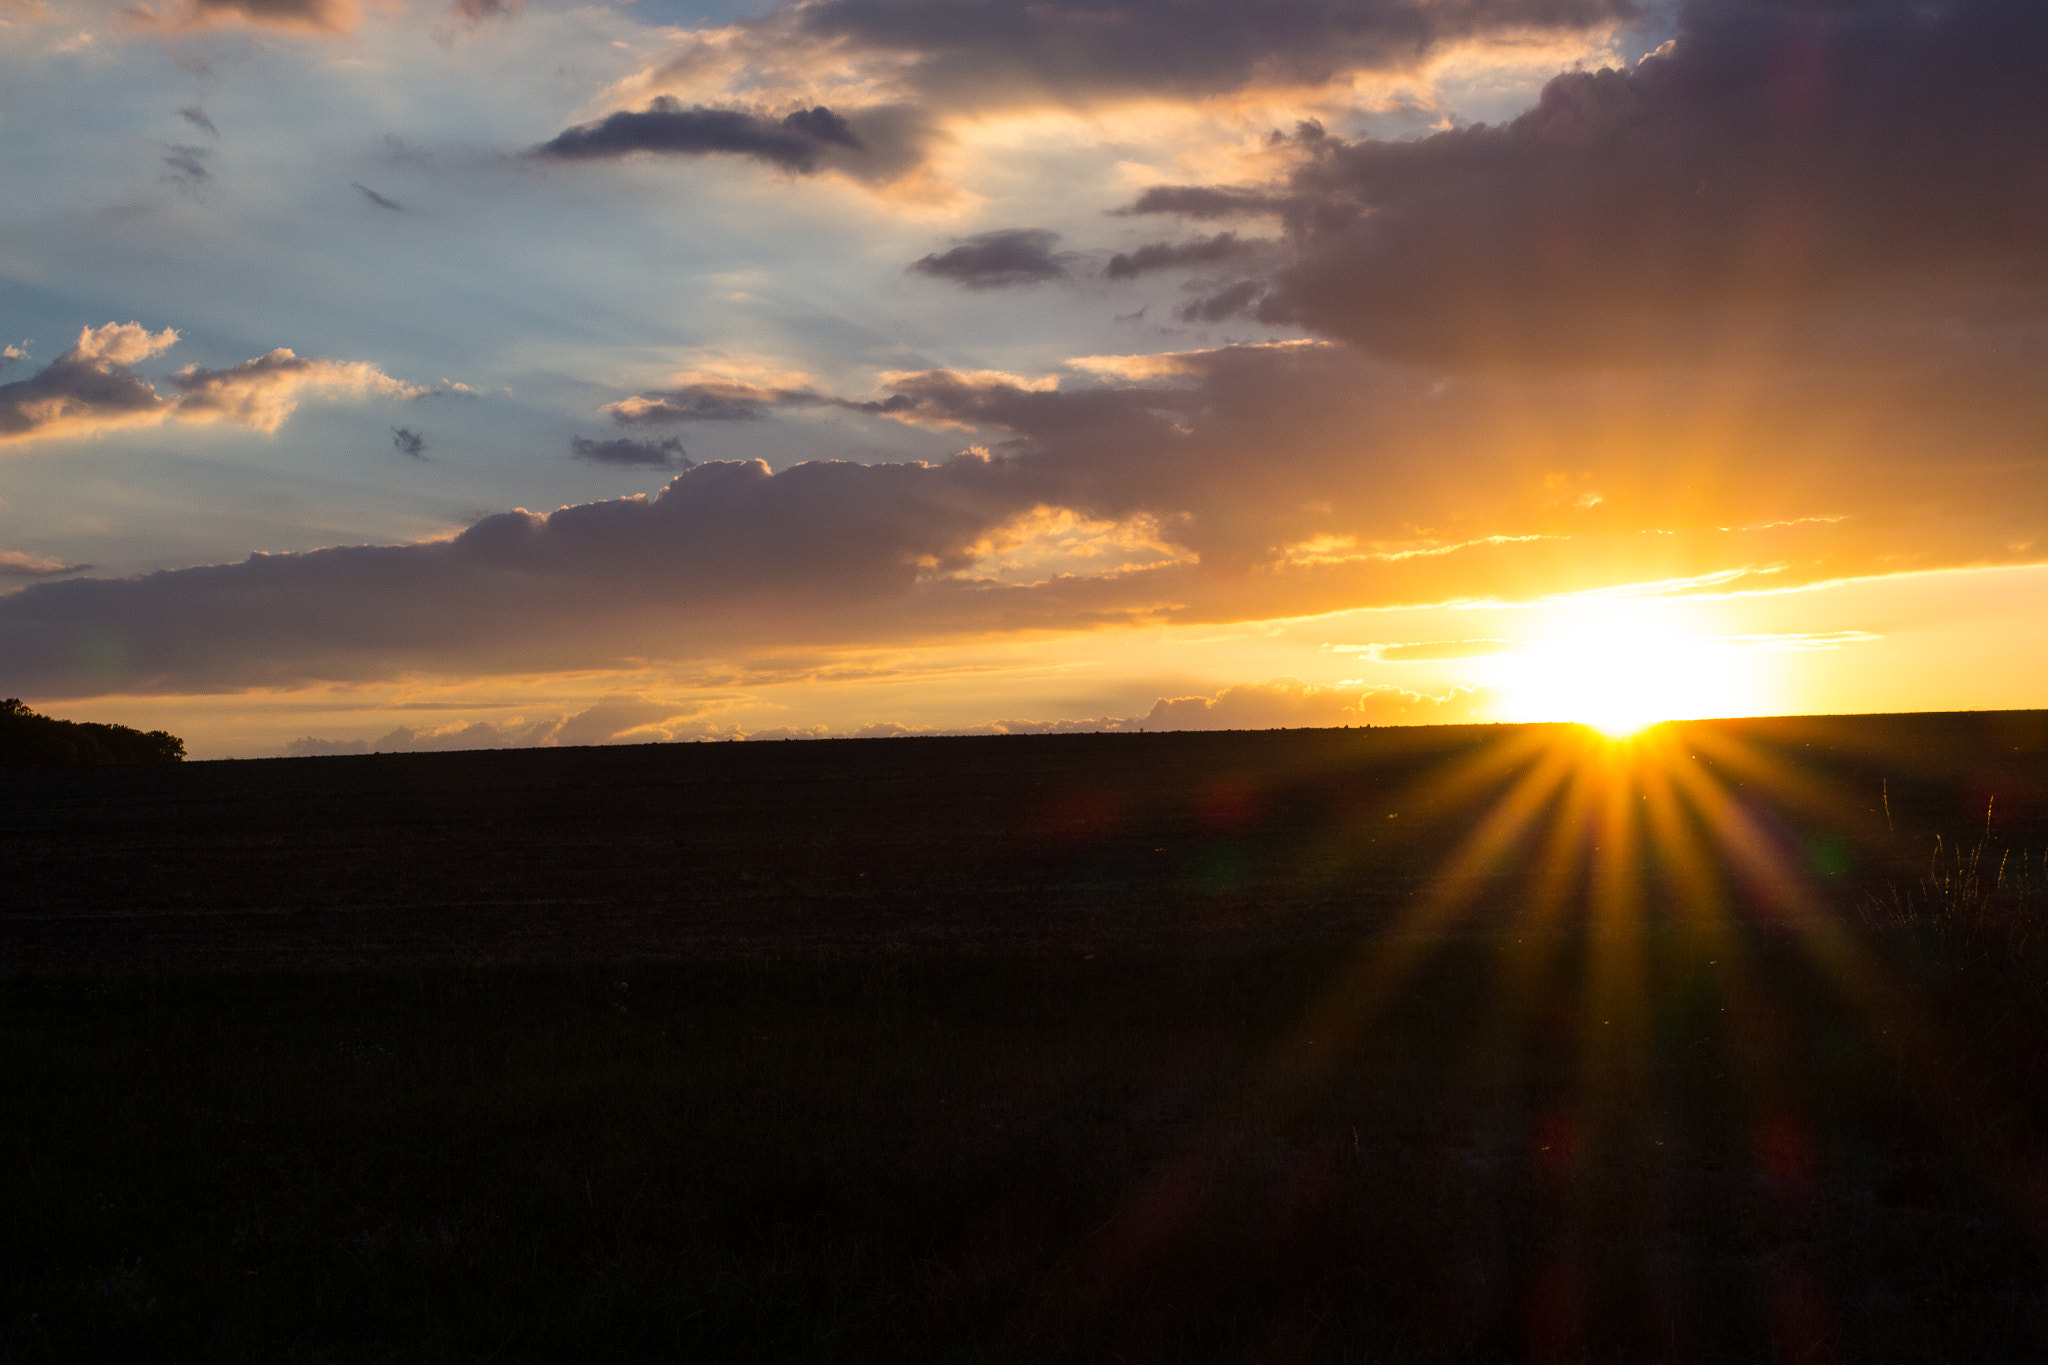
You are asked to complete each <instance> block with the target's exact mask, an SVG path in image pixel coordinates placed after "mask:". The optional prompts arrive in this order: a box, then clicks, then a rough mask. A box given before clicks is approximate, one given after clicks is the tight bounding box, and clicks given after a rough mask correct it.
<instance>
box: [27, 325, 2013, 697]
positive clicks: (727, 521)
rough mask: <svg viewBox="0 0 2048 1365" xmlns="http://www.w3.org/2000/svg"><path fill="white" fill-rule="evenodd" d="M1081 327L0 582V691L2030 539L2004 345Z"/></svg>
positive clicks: (1848, 563)
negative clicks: (1445, 337)
mask: <svg viewBox="0 0 2048 1365" xmlns="http://www.w3.org/2000/svg"><path fill="white" fill-rule="evenodd" d="M138 330H139V329H138ZM1089 359H1090V360H1091V361H1093V362H1096V363H1095V364H1094V365H1093V366H1092V367H1090V368H1086V369H1083V370H1082V373H1084V374H1087V375H1092V376H1094V377H1093V378H1090V379H1086V380H1083V381H1081V382H1075V383H1072V384H1070V385H1062V384H1058V383H1054V382H1052V380H1051V378H1050V377H1048V378H1047V379H1042V380H1041V379H1029V378H1024V377H1019V376H1014V375H1003V374H999V373H992V372H988V373H974V372H967V373H963V372H956V371H948V370H923V371H912V372H905V373H897V374H891V375H886V376H884V380H883V386H882V388H881V390H880V391H879V392H878V394H877V395H876V396H873V397H864V398H857V399H856V398H842V397H838V396H832V395H823V394H818V393H816V392H815V391H806V392H810V394H811V397H810V398H809V399H808V400H806V401H812V402H820V403H829V404H832V405H834V406H837V407H839V408H840V409H841V410H848V411H859V412H862V413H866V414H871V415H873V416H875V417H879V418H889V419H894V420H903V421H910V422H915V423H919V424H921V425H924V426H927V427H931V428H939V429H944V428H947V427H954V428H959V429H962V430H963V431H966V432H969V433H972V434H971V436H970V437H969V438H968V439H971V440H973V441H974V442H975V444H974V445H973V446H971V447H970V448H969V449H968V450H966V451H965V452H963V453H962V454H960V455H957V456H955V457H953V458H951V459H948V460H945V461H942V462H938V463H931V464H927V463H921V462H914V461H911V462H902V463H888V464H872V465H863V464H853V463H847V462H839V461H831V460H814V461H809V462H804V463H798V464H793V465H790V466H788V467H786V468H783V469H781V470H780V471H779V472H778V471H771V470H770V469H769V468H768V467H767V466H766V465H765V464H763V463H760V462H755V461H714V462H708V463H704V464H699V465H695V466H693V467H690V468H687V469H684V470H681V471H680V472H678V473H677V474H676V475H675V477H673V478H672V479H670V481H669V482H668V484H667V486H666V487H665V488H663V489H662V490H661V491H660V492H659V493H657V494H655V495H653V496H651V497H629V498H619V499H612V500H608V501H601V502H593V503H586V504H582V505H579V506H572V507H565V508H560V509H558V510H556V511H554V512H551V513H548V514H546V515H539V514H535V513H530V512H525V511H515V512H508V513H503V514H500V515H496V516H491V517H486V518H484V519H483V520H481V521H479V522H477V523H476V524H475V525H473V526H471V527H470V528H468V529H467V530H465V531H463V532H462V533H461V534H460V535H457V536H454V537H452V538H448V539H436V540H427V541H420V542H416V543H412V544H398V545H361V546H344V547H337V548H333V549H325V550H319V551H314V552H310V553H302V554H275V555H257V556H253V557H251V558H250V559H248V560H246V561H243V562H241V563H238V564H221V565H211V566H206V567H201V568H192V569H177V570H170V571H165V572H161V573H155V574H149V575H145V576H143V577H139V578H132V579H72V580H68V581H64V582H45V583H33V584H30V585H28V586H27V587H25V588H23V589H21V590H20V591H18V592H15V593H13V594H10V595H8V596H6V597H4V598H0V693H5V694H10V695H12V694H18V695H23V696H31V697H33V696H58V695H66V696H68V695H86V694H92V693H95V692H102V691H116V690H126V691H131V692H147V691H154V690H169V691H193V690H207V689H214V688H236V687H256V686H282V685H292V684H298V683H304V682H308V681H313V680H322V679H326V680H337V681H347V680H363V679H373V678H391V677H397V676H403V675H407V674H411V673H432V674H442V675H449V676H463V675H480V674H491V673H526V674H530V673H534V672H545V671H549V670H558V669H591V668H603V667H615V666H628V665H631V666H636V667H637V666H641V665H642V664H644V663H645V662H646V661H649V660H666V661H682V660H708V659H713V658H731V657H733V655H734V654H735V653H736V652H744V651H749V650H787V649H797V648H803V649H816V650H825V651H829V650H834V649H840V648H870V647H876V646H881V645H890V646H894V645H896V644H909V643H924V642H936V641H941V640H953V641H972V640H976V639H985V638H996V637H1014V636H1016V635H1018V634H1020V633H1024V634H1028V633H1033V632H1057V631H1086V630H1100V629H1108V628H1113V627H1119V626H1129V625H1140V624H1156V623H1184V624H1193V623H1203V622H1216V623H1221V622H1233V621H1249V620H1269V619H1272V618H1275V617H1280V616H1294V617H1299V616H1307V615H1312V614H1315V613H1318V612H1332V611H1339V610H1348V609H1355V608H1359V607H1365V606H1395V605H1416V604H1427V603H1446V602H1457V601H1475V600H1479V601H1483V600H1489V599H1495V598H1502V597H1505V598H1520V599H1523V600H1526V599H1528V598H1530V597H1536V596H1544V595H1550V594H1557V593H1570V592H1584V591H1590V590H1596V589H1606V588H1611V587H1613V586H1614V585H1616V584H1618V583H1628V582H1638V583H1640V582H1649V581H1653V580H1655V581H1662V582H1664V583H1665V584H1666V585H1667V589H1668V590H1688V591H1690V590H1701V589H1709V588H1711V589H1714V590H1720V591H1726V590H1730V589H1731V588H1749V587H1766V588H1773V589H1780V588H1790V587H1797V586H1800V585H1804V584H1813V583H1817V582H1824V581H1830V580H1834V579H1840V578H1845V577H1851V576H1855V575H1859V574H1877V573H1895V572H1902V571H1907V570H1914V569H1931V568H1941V567H1958V566H1962V565H1986V564H1995V563H2031V562H2038V561H2039V560H2040V559H2041V557H2042V555H2043V554H2044V553H2048V548H2044V547H2048V527H2044V525H2043V523H2042V515H2041V511H2040V509H2041V508H2042V507H2044V506H2048V485H2044V484H2043V483H2042V480H2043V478H2044V477H2048V470H2044V469H2043V467H2042V466H2041V464H2040V462H2039V459H2038V454H2037V452H2038V442H2039V432H2040V431H2041V430H2043V429H2048V392H2044V391H2043V389H2042V386H2041V385H2040V384H2039V382H2038V374H2037V373H2036V372H2035V370H2034V368H2033V367H2032V366H2031V364H2030V363H2028V362H2027V360H2026V357H2025V356H2024V355H2022V356H2017V357H2009V358H2008V359H2007V361H2006V362H2005V363H2004V364H2003V365H2002V366H2000V367H1984V366H1981V365H1976V364H1975V363H1974V360H1973V364H1972V366H1971V368H1969V369H1968V370H1962V369H1959V368H1958V367H1956V366H1954V365H1952V364H1949V363H1947V362H1946V361H1944V360H1942V359H1941V358H1939V357H1936V358H1934V359H1933V360H1927V359H1925V358H1923V361H1922V366H1923V367H1922V368H1921V369H1918V370H1906V369H1902V370H1895V371H1892V372H1890V373H1888V375H1887V382H1886V383H1885V384H1884V385H1883V386H1881V387H1873V386H1872V385H1871V384H1870V383H1869V381H1868V378H1867V377H1866V376H1865V375H1863V374H1860V373H1856V372H1853V371H1841V372H1835V371H1821V372H1809V371H1804V370H1793V369H1774V370H1773V371H1772V372H1770V373H1769V374H1765V375H1758V374H1756V373H1753V372H1750V371H1746V370H1735V371H1729V372H1726V373H1725V374H1723V373H1722V372H1718V371H1712V370H1707V369H1702V370H1699V371H1696V372H1689V373H1688V374H1687V375H1686V376H1685V379H1686V383H1687V387H1686V388H1685V389H1683V390H1682V392H1683V393H1685V394H1688V395H1697V394H1699V393H1700V392H1701V391H1702V386H1705V387H1706V388H1711V387H1712V386H1713V385H1715V384H1717V383H1720V382H1723V381H1724V380H1725V382H1727V383H1729V384H1730V385H1733V386H1735V387H1734V388H1733V389H1732V390H1731V391H1733V392H1737V393H1739V394H1740V395H1741V402H1740V403H1739V404H1738V403H1728V404H1721V405H1719V406H1718V407H1717V412H1718V420H1717V422H1716V423H1715V424H1714V425H1713V426H1712V427H1711V428H1710V429H1706V430H1703V429H1702V428H1701V427H1700V425H1699V424H1698V423H1697V421H1696V412H1697V409H1696V407H1694V406H1693V404H1692V403H1691V402H1687V403H1681V404H1677V405H1673V404H1672V403H1671V402H1670V401H1669V399H1668V390H1667V389H1666V388H1665V387H1663V385H1662V383H1661V381H1660V382H1658V383H1649V382H1639V381H1637V380H1633V379H1630V380H1627V381H1626V382H1623V381H1621V380H1611V381H1610V380H1608V379H1606V378H1603V379H1602V380H1601V381H1600V382H1598V383H1588V382H1587V381H1584V380H1582V379H1580V378H1577V377H1575V376H1570V375H1566V376H1558V375H1555V374H1552V373H1549V372H1535V373H1525V372H1519V371H1517V372H1510V373H1501V374H1478V375H1471V376H1467V377H1465V378H1463V379H1461V380H1460V382H1459V385H1458V387H1457V389H1456V393H1455V398H1454V399H1453V400H1451V401H1446V399H1445V398H1444V397H1443V390H1442V389H1441V387H1440V384H1439V383H1438V382H1437V376H1436V375H1435V374H1433V373H1431V372H1427V371H1425V372H1421V373H1417V372H1415V371H1412V370H1409V369H1406V368H1403V367H1397V366H1390V365H1387V364H1385V363H1382V362H1377V361H1374V360H1372V359H1370V358H1369V357H1366V356H1363V355H1361V354H1360V353H1359V352H1358V351H1356V350H1354V349H1352V348H1349V347H1344V346H1336V345H1328V344H1302V343H1298V342H1297V343H1285V344H1272V345H1261V346H1228V347H1222V348H1218V349H1214V350H1208V351H1187V352H1179V353H1173V354H1170V355H1168V356H1162V357H1091V358H1089ZM1109 361H1115V362H1117V363H1113V364H1112V363H1107V362H1109ZM1077 368H1079V367H1077ZM759 387H761V388H762V389H763V390H765V391H766V392H767V393H769V394H771V395H772V394H773V393H775V392H777V391H778V390H777V389H776V388H775V387H773V386H770V385H761V386H759ZM1531 414H1540V415H1541V420H1540V422H1532V420H1531ZM1958 422H1969V423H1971V424H1972V425H1971V427H1970V431H1971V450H1972V455H1971V459H1970V461H1969V462H1968V463H1967V464H1964V463H1959V462H1958V461H1957V460H1956V458H1955V432H1956V430H1957V429H1958V427H1957V423H1958ZM1644 450H1654V451H1657V452H1659V461H1658V462H1655V463H1651V464H1646V463H1645V462H1644V460H1643V459H1642V457H1641V452H1642V451H1644ZM1845 468H1853V469H1855V470H1856V477H1855V478H1853V479H1845V478H1844V477H1843V476H1842V471H1843V470H1844V469H1845ZM1674 469H1683V470H1685V471H1687V479H1688V480H1689V482H1688V483H1687V485H1686V486H1687V487H1688V489H1689V490H1692V491H1689V492H1688V494H1687V496H1686V498H1684V499H1683V500H1681V501H1674V500H1673V498H1672V496H1671V494H1670V481H1671V478H1672V477H1673V475H1672V472H1671V471H1672V470H1674ZM1937 472H1938V480H1936V481H1937V482H1938V486H1939V487H1940V488H1941V490H1942V492H1941V497H1942V502H1941V507H1940V509H1939V515H1930V513H1929V510H1928V500H1927V489H1928V488H1929V487H1930V486H1931V484H1930V480H1931V479H1935V478H1936V474H1937ZM1589 490H1597V491H1598V494H1599V496H1598V497H1597V498H1593V497H1589V496H1588V493H1589ZM636 661H638V662H636Z"/></svg>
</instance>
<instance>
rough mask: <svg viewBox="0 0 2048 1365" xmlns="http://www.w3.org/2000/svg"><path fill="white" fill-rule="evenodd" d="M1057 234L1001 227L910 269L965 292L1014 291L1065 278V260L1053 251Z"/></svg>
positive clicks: (1057, 238)
mask: <svg viewBox="0 0 2048 1365" xmlns="http://www.w3.org/2000/svg"><path fill="white" fill-rule="evenodd" d="M1059 240H1060V235H1059V234H1058V233H1057V232H1047V231H1045V230H1044V229H1042V228H1003V229H1001V230H999V231H996V232H983V233H980V234H978V235H976V236H973V237H969V238H968V239H967V240H966V241H964V242H962V243H960V245H958V246H956V247H954V248H952V249H951V250H950V251H944V252H938V253H935V254H933V255H930V256H921V257H919V258H918V259H917V260H915V261H912V262H911V263H910V269H912V270H914V271H916V272H917V273H918V274H920V275H929V276H930V277H931V278H933V279H935V280H950V281H952V282H953V283H955V284H964V285H966V286H967V287H968V288H969V289H1014V288H1017V287H1018V286H1020V285H1032V284H1043V283H1045V282H1046V281H1047V280H1057V279H1063V278H1065V277H1066V273H1067V258H1066V257H1065V256H1063V255H1062V254H1061V253H1058V252H1055V251H1054V250H1053V248H1054V247H1056V246H1058V245H1059Z"/></svg>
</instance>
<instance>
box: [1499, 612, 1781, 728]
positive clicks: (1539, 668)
mask: <svg viewBox="0 0 2048 1365" xmlns="http://www.w3.org/2000/svg"><path fill="white" fill-rule="evenodd" d="M1493 672H1494V677H1493V681H1494V682H1495V683H1496V685H1498V686H1499V687H1500V688H1501V689H1502V690H1503V691H1504V692H1505V693H1506V694H1507V701H1506V706H1505V713H1506V715H1505V718H1506V719H1510V720H1520V721H1556V720H1569V721H1579V722H1581V723H1583V724H1586V725H1590V726H1592V727H1593V728H1595V729H1597V730H1600V731H1601V732H1603V733H1605V734H1608V735H1611V736H1615V737H1621V736H1625V735H1632V734H1635V733H1636V732H1637V731H1639V730H1642V729H1643V728H1645V727H1646V726H1650V725H1654V724H1656V723H1657V722H1659V721H1664V720H1694V719H1702V718H1706V717H1712V716H1738V715H1752V714H1755V713H1756V712H1758V711H1759V710H1762V709H1765V707H1766V704H1767V703H1766V698H1765V689H1764V687H1763V679H1762V677H1761V670H1760V668H1759V663H1758V660H1757V657H1756V655H1755V654H1754V653H1753V652H1751V651H1748V650H1745V649H1743V648H1741V647H1740V646H1738V645H1736V644H1734V643H1732V642H1730V641H1727V640H1725V639H1721V638H1717V637H1715V636H1713V635H1710V634H1706V633H1703V632H1700V631H1699V630H1698V629H1697V627H1696V626H1695V625H1694V623H1693V622H1692V621H1690V620H1689V619H1688V617H1687V615H1686V614H1685V613H1684V611H1683V610H1682V609H1681V608H1680V607H1679V606H1677V605H1675V604H1673V603H1670V602H1667V601H1661V600H1643V599H1626V600H1614V599H1579V600H1577V601H1574V602H1571V603H1569V604H1567V605H1564V606H1562V607H1560V608H1559V609H1558V611H1557V613H1556V614H1555V615H1554V616H1553V618H1552V619H1551V620H1550V621H1549V622H1548V623H1547V624H1546V626H1545V627H1544V628H1543V629H1542V630H1541V631H1540V633H1539V635H1538V638H1536V639H1535V640H1533V641H1531V642H1530V647H1529V648H1527V649H1524V650H1518V651H1516V652H1514V653H1510V654H1504V655H1501V656H1499V658H1498V661H1497V662H1496V664H1495V665H1494V669H1493Z"/></svg>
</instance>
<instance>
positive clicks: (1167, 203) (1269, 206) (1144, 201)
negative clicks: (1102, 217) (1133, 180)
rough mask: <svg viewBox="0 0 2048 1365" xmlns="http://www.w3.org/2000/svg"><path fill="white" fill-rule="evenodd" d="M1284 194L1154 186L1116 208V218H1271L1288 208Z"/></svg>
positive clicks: (1216, 187) (1217, 187)
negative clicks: (1143, 215) (1165, 216)
mask: <svg viewBox="0 0 2048 1365" xmlns="http://www.w3.org/2000/svg"><path fill="white" fill-rule="evenodd" d="M1289 202H1290V201H1289V199H1288V198H1287V196H1285V195H1283V194H1276V193H1272V192H1270V191H1266V190H1260V189H1248V188H1245V187H1243V186H1237V185H1154V186H1152V187H1151V188H1150V189H1147V190H1145V191H1144V192H1143V193H1142V194H1140V195H1139V196H1138V197H1137V199H1136V201H1134V202H1133V203H1131V204H1128V205H1126V206H1125V207H1123V208H1120V209H1113V210H1111V213H1112V215H1113V216H1115V217H1120V218H1127V217H1133V216H1137V215H1140V214H1171V215H1174V216H1176V217H1180V218H1240V217H1270V216H1274V215H1277V214H1280V213H1283V212H1285V211H1286V209H1287V207H1288V205H1289Z"/></svg>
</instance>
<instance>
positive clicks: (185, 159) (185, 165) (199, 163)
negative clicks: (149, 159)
mask: <svg viewBox="0 0 2048 1365" xmlns="http://www.w3.org/2000/svg"><path fill="white" fill-rule="evenodd" d="M211 155H212V153H211V152H210V151H208V150H207V149H206V148H204V147H188V146H186V145H185V144H183V143H179V142H167V143H165V144H164V156H163V163H164V165H166V166H169V167H170V168H171V173H170V174H169V175H167V176H165V177H164V179H166V180H168V181H171V182H172V183H173V184H176V185H181V186H183V187H185V188H186V189H197V188H199V187H200V186H201V185H203V184H205V183H206V182H207V181H208V180H211V179H212V178H213V173H212V172H211V171H209V170H207V169H206V158H207V157H209V156H211Z"/></svg>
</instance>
